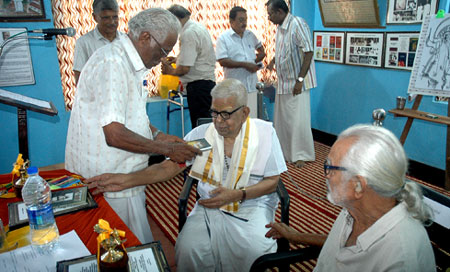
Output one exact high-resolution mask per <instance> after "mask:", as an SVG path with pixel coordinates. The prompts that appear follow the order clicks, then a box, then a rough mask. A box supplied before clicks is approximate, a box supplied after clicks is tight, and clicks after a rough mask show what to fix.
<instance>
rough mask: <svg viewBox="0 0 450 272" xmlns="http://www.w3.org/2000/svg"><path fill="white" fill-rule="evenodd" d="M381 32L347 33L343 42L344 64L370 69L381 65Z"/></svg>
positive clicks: (382, 34)
mask: <svg viewBox="0 0 450 272" xmlns="http://www.w3.org/2000/svg"><path fill="white" fill-rule="evenodd" d="M383 38H384V33H382V32H347V34H346V39H345V40H346V41H345V63H346V64H350V65H361V66H370V67H381V66H382V64H383Z"/></svg>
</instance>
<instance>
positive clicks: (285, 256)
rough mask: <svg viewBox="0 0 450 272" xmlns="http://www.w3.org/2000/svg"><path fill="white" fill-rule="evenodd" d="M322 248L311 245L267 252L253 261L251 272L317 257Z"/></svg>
mask: <svg viewBox="0 0 450 272" xmlns="http://www.w3.org/2000/svg"><path fill="white" fill-rule="evenodd" d="M320 250H321V248H320V247H314V246H310V247H307V248H301V249H296V250H291V251H286V252H279V253H278V252H277V253H270V254H266V255H263V256H261V257H259V258H258V259H256V260H255V261H254V262H253V264H252V267H251V268H250V272H256V271H265V269H268V268H272V267H279V266H282V265H286V264H293V263H298V262H302V261H307V260H311V259H315V258H317V257H318V256H319V253H320Z"/></svg>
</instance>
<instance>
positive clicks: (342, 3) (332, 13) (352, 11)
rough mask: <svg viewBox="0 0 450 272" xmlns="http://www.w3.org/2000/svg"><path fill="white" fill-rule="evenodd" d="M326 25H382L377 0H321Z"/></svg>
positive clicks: (322, 14) (323, 21)
mask: <svg viewBox="0 0 450 272" xmlns="http://www.w3.org/2000/svg"><path fill="white" fill-rule="evenodd" d="M319 7H320V15H321V16H322V23H323V25H324V26H325V27H364V28H366V27H380V15H379V11H378V1H377V0H319Z"/></svg>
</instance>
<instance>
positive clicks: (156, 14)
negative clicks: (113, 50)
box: [128, 8, 181, 43]
mask: <svg viewBox="0 0 450 272" xmlns="http://www.w3.org/2000/svg"><path fill="white" fill-rule="evenodd" d="M128 28H129V30H128V33H129V34H130V35H131V36H132V38H133V39H138V38H139V35H141V33H142V32H150V34H151V35H153V37H154V38H155V39H156V40H158V42H160V43H162V42H163V41H164V40H165V39H166V37H167V35H168V34H169V33H176V34H177V35H178V33H179V32H180V29H181V24H180V21H179V20H178V19H177V17H175V15H173V14H172V13H170V12H169V11H167V10H165V9H162V8H149V9H146V10H143V11H141V12H139V13H138V14H136V15H135V16H134V17H133V18H131V19H130V21H129V22H128Z"/></svg>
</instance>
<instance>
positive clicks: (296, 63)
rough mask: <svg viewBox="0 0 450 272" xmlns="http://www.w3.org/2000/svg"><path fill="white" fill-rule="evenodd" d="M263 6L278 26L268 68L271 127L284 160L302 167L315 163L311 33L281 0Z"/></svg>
mask: <svg viewBox="0 0 450 272" xmlns="http://www.w3.org/2000/svg"><path fill="white" fill-rule="evenodd" d="M266 6H267V13H268V14H269V20H270V21H271V22H272V23H274V24H277V25H278V29H277V34H276V45H275V58H273V59H272V61H271V62H270V64H269V66H268V68H269V69H272V68H273V66H274V65H275V69H276V72H277V77H278V86H277V95H276V97H275V110H274V126H275V130H276V131H277V135H278V137H279V138H280V143H281V148H282V150H283V154H284V158H285V160H287V161H289V162H292V163H294V164H295V165H296V166H297V167H302V166H303V165H304V164H305V161H314V160H315V153H314V142H313V137H312V132H311V113H310V96H309V90H310V89H311V88H314V87H316V86H317V82H316V74H315V66H314V60H313V44H312V41H311V33H310V30H309V27H308V25H307V24H306V22H305V20H304V19H302V18H299V17H295V16H293V15H292V14H290V13H289V8H288V6H287V5H286V3H285V2H284V0H269V1H268V2H267V4H266Z"/></svg>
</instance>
